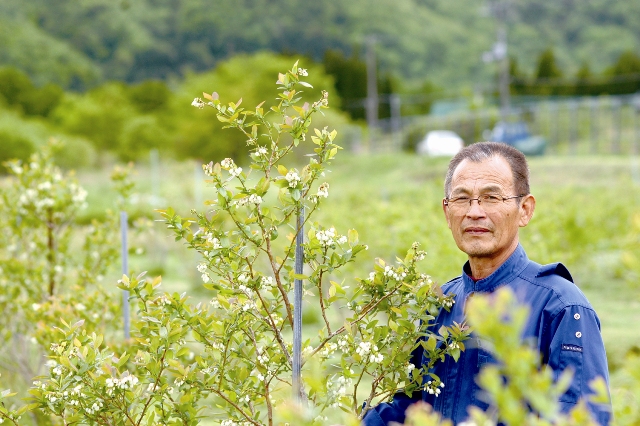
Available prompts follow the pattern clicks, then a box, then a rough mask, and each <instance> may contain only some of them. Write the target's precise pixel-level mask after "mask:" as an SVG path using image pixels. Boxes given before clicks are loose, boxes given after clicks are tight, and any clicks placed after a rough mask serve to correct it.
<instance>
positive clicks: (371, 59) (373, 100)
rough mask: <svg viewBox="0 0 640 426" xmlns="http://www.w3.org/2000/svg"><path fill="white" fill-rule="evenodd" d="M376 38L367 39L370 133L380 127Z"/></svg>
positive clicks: (371, 36) (368, 124)
mask: <svg viewBox="0 0 640 426" xmlns="http://www.w3.org/2000/svg"><path fill="white" fill-rule="evenodd" d="M375 44H376V38H375V36H373V35H370V36H368V37H367V39H366V55H367V126H369V134H370V135H371V134H372V132H373V131H374V129H376V128H377V127H378V79H377V76H376V51H375Z"/></svg>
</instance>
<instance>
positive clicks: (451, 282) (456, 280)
mask: <svg viewBox="0 0 640 426" xmlns="http://www.w3.org/2000/svg"><path fill="white" fill-rule="evenodd" d="M461 283H462V276H461V275H458V276H457V277H455V278H452V279H450V280H449V281H447V282H446V283H444V284H442V291H443V292H444V293H445V294H447V293H449V292H450V291H451V290H452V289H453V288H455V287H457V286H458V285H460V284H461Z"/></svg>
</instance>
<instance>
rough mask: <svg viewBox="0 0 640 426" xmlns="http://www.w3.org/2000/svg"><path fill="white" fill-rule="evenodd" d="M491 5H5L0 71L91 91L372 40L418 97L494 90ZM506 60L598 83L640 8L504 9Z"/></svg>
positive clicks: (262, 1)
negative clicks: (546, 57) (244, 57)
mask: <svg viewBox="0 0 640 426" xmlns="http://www.w3.org/2000/svg"><path fill="white" fill-rule="evenodd" d="M495 3H496V2H495V1H493V2H492V1H480V2H479V1H475V0H456V1H441V0H376V1H375V2H374V1H373V0H351V1H335V0H315V1H313V2H304V1H300V0H235V1H230V0H209V1H207V0H188V1H187V0H137V1H132V0H118V1H111V0H83V1H71V0H59V1H55V2H51V1H48V0H30V1H28V2H26V1H21V0H4V1H3V2H1V3H0V46H2V49H0V66H12V67H15V68H18V69H20V70H22V71H24V72H26V73H27V74H28V75H29V76H30V77H31V78H32V79H33V81H34V82H35V83H36V84H38V85H43V84H45V83H50V82H51V83H56V84H59V85H61V86H63V87H65V88H71V89H76V90H78V89H80V90H83V89H86V88H90V87H94V86H96V85H97V84H99V83H101V82H104V81H107V80H120V81H126V82H130V83H131V82H139V81H143V80H147V79H163V80H170V79H172V78H176V77H181V76H184V75H185V74H186V73H187V72H189V71H204V70H208V69H211V68H213V67H215V66H216V64H218V63H220V62H221V61H223V60H225V59H228V58H230V57H232V56H234V55H236V54H238V53H252V52H256V51H260V50H269V51H272V52H276V53H288V54H293V53H295V54H301V55H306V56H310V57H311V58H313V59H314V60H316V61H321V60H322V58H323V56H324V55H325V52H326V51H327V50H334V51H339V52H342V53H344V54H345V55H346V56H352V55H360V57H362V56H363V53H364V45H365V43H366V40H367V38H368V37H372V36H373V37H375V49H376V52H377V55H378V62H379V67H380V70H381V72H383V73H389V74H392V75H394V76H395V78H397V79H399V80H406V81H407V82H408V83H409V85H413V86H415V87H418V86H420V85H422V84H424V82H425V81H427V80H428V81H430V82H432V83H434V84H436V85H437V86H440V87H459V86H464V87H468V88H469V87H477V86H478V85H486V84H490V83H491V81H492V79H493V77H494V75H495V73H496V67H495V65H493V64H485V63H483V61H482V53H483V52H485V51H488V50H490V49H491V47H492V45H493V44H494V42H495V39H496V27H497V23H496V19H495V17H493V16H492V14H491V10H492V9H491V6H492V5H493V4H495ZM502 3H505V4H507V6H508V7H507V11H508V13H507V16H506V24H507V32H508V36H507V37H508V42H509V51H508V53H509V56H510V57H511V58H513V59H514V60H515V61H517V63H518V66H519V71H520V72H521V73H522V74H524V75H527V74H529V75H532V74H533V73H534V72H535V68H536V60H537V58H538V57H539V56H540V54H541V52H543V51H544V50H545V49H549V48H553V51H554V54H555V57H556V58H557V64H558V67H559V69H561V70H562V71H563V74H564V75H566V76H576V75H577V74H578V72H579V71H580V70H581V69H582V70H584V69H585V67H586V68H588V69H589V71H590V72H592V73H601V72H603V71H605V69H606V68H607V67H610V66H611V65H612V64H613V63H614V62H615V61H616V59H617V58H618V57H619V56H620V54H621V53H623V52H625V51H634V50H635V51H636V52H637V51H638V46H640V2H634V1H616V2H611V1H607V0H581V1H577V0H561V1H553V2H549V1H545V0H509V1H507V0H502Z"/></svg>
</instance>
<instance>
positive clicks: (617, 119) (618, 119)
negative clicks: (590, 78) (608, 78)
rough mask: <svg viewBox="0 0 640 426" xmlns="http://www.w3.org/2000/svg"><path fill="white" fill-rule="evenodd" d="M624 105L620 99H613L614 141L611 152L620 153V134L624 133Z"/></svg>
mask: <svg viewBox="0 0 640 426" xmlns="http://www.w3.org/2000/svg"><path fill="white" fill-rule="evenodd" d="M621 109H622V105H621V102H620V100H618V99H614V100H612V105H611V121H612V124H613V141H612V143H611V153H612V154H620V136H621V133H622V129H621V127H622V113H621Z"/></svg>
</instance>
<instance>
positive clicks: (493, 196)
mask: <svg viewBox="0 0 640 426" xmlns="http://www.w3.org/2000/svg"><path fill="white" fill-rule="evenodd" d="M482 200H483V201H488V202H490V203H497V202H498V201H500V200H501V198H500V196H499V195H497V194H485V195H483V196H482Z"/></svg>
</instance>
